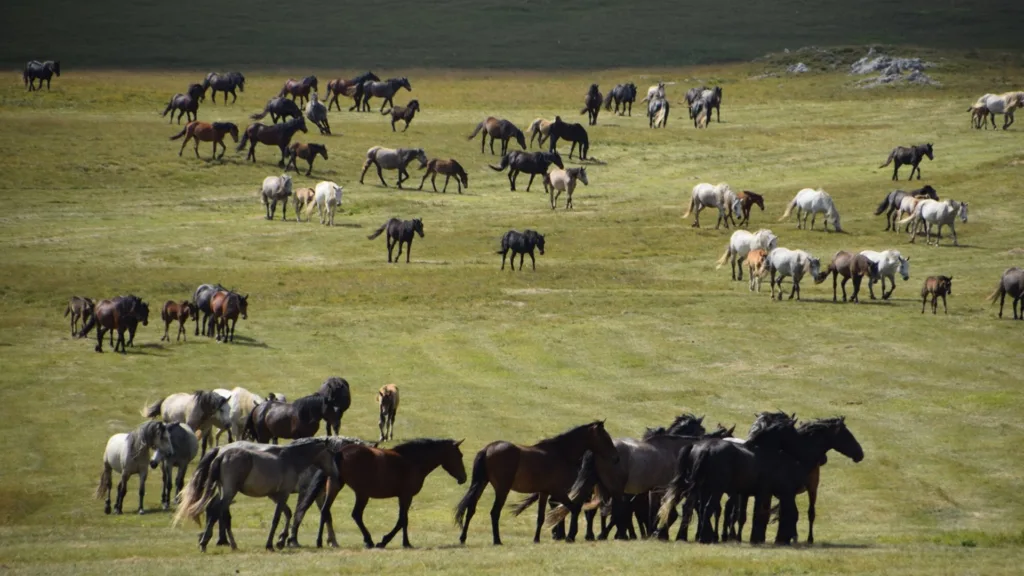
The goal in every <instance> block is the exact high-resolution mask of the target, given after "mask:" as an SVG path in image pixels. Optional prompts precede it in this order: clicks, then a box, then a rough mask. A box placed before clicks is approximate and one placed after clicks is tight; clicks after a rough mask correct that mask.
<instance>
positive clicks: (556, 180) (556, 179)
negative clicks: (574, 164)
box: [544, 168, 590, 210]
mask: <svg viewBox="0 0 1024 576" xmlns="http://www.w3.org/2000/svg"><path fill="white" fill-rule="evenodd" d="M577 180H578V181H580V182H583V185H584V186H587V185H589V184H590V182H588V181H587V169H586V168H569V169H566V170H552V171H551V172H548V173H547V174H545V175H544V190H546V191H547V192H548V195H549V197H550V199H551V209H552V210H554V209H555V204H556V203H557V202H558V197H559V196H561V195H562V192H565V193H566V197H565V209H566V210H568V209H570V208H572V207H573V205H572V193H573V191H574V190H576V181H577ZM556 190H557V191H558V192H557V193H556V192H555V191H556Z"/></svg>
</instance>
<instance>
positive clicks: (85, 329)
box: [78, 311, 96, 338]
mask: <svg viewBox="0 0 1024 576" xmlns="http://www.w3.org/2000/svg"><path fill="white" fill-rule="evenodd" d="M84 324H85V325H84V326H82V330H81V331H80V332H79V333H78V335H79V337H81V338H85V337H86V336H88V335H89V332H92V329H93V327H94V326H96V312H95V311H94V312H93V313H92V314H90V315H89V318H88V319H87V320H86V321H85V323H84Z"/></svg>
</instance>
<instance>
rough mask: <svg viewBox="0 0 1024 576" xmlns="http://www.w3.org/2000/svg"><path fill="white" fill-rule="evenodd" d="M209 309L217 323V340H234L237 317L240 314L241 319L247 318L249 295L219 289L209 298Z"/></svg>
mask: <svg viewBox="0 0 1024 576" xmlns="http://www.w3.org/2000/svg"><path fill="white" fill-rule="evenodd" d="M210 309H211V310H213V319H214V322H216V323H217V341H218V342H234V341H235V324H236V323H237V322H238V317H239V316H241V317H242V319H243V320H245V319H247V318H249V296H248V294H247V295H245V296H241V295H239V294H235V293H234V292H228V291H227V290H221V291H220V292H217V293H216V294H214V295H213V298H211V299H210ZM229 322H230V325H229V324H228V323H229Z"/></svg>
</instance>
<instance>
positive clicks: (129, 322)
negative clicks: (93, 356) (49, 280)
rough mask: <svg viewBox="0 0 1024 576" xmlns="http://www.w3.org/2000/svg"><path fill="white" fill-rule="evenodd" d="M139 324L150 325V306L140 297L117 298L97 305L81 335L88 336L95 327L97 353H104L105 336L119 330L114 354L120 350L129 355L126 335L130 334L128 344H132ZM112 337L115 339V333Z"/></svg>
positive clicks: (102, 301)
mask: <svg viewBox="0 0 1024 576" xmlns="http://www.w3.org/2000/svg"><path fill="white" fill-rule="evenodd" d="M139 322H142V325H143V326H147V325H148V324H149V306H148V305H147V304H146V303H145V302H143V301H142V299H141V298H139V297H138V296H132V295H128V296H117V297H115V298H113V299H111V300H101V301H99V302H98V303H97V304H96V307H95V309H94V310H93V314H92V316H91V317H89V318H88V319H87V320H86V321H85V325H84V326H82V331H81V332H80V335H81V336H83V337H84V336H86V335H87V334H88V333H89V331H91V330H92V328H93V327H94V326H95V327H96V351H97V352H103V335H104V334H105V333H107V332H112V331H113V330H117V343H116V344H114V352H117V349H118V348H120V349H121V353H122V354H127V353H128V351H127V349H126V348H125V346H126V345H125V340H124V333H125V332H126V331H127V332H128V343H129V344H130V343H131V342H132V341H133V340H135V329H136V327H137V326H138V324H139ZM110 336H111V337H113V333H111V335H110Z"/></svg>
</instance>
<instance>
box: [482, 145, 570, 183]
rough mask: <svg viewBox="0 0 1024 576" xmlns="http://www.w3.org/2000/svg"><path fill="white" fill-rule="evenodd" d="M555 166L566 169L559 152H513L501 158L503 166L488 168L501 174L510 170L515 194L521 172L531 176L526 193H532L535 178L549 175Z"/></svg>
mask: <svg viewBox="0 0 1024 576" xmlns="http://www.w3.org/2000/svg"><path fill="white" fill-rule="evenodd" d="M552 164H554V165H555V166H558V167H559V168H565V165H564V164H562V157H561V156H560V155H559V154H558V152H520V151H518V150H513V151H511V152H509V153H508V154H505V155H504V156H502V157H501V164H499V165H498V166H491V165H490V164H488V166H490V167H491V170H494V171H496V172H501V171H503V170H505V168H508V169H509V170H508V183H509V187H510V188H511V190H512V191H513V192H515V190H516V178H518V177H519V173H520V172H525V173H526V174H529V175H530V181H529V182H527V183H526V191H527V192H529V191H530V186H532V185H533V178H534V177H535V176H537V175H538V174H547V173H548V168H549V167H550V166H551V165H552Z"/></svg>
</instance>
